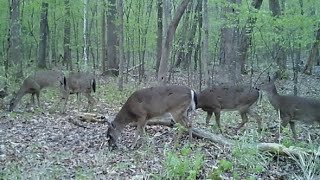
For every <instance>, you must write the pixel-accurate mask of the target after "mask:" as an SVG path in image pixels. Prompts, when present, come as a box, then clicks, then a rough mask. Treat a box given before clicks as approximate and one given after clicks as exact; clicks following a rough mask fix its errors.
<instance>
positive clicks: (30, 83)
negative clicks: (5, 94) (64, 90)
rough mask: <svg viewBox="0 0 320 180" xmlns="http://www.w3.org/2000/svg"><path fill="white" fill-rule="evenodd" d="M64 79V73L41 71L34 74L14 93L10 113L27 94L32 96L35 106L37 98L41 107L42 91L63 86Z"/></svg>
mask: <svg viewBox="0 0 320 180" xmlns="http://www.w3.org/2000/svg"><path fill="white" fill-rule="evenodd" d="M63 78H64V74H63V72H62V71H56V70H40V71H36V72H34V73H32V74H31V75H29V76H28V77H27V78H26V79H25V80H24V81H23V83H22V85H21V86H20V89H19V90H18V92H17V93H14V95H13V98H12V99H11V100H10V105H9V111H13V110H14V108H16V106H17V105H18V103H19V102H20V100H21V98H22V97H23V96H24V95H26V94H31V99H30V101H31V103H32V104H33V105H35V100H34V96H36V97H37V102H38V106H39V107H40V99H39V98H40V91H41V90H42V89H44V88H46V87H49V86H55V85H56V84H60V85H62V84H63Z"/></svg>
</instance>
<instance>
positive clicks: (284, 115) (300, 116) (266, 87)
mask: <svg viewBox="0 0 320 180" xmlns="http://www.w3.org/2000/svg"><path fill="white" fill-rule="evenodd" d="M277 78H278V75H277V74H276V75H274V76H273V77H272V78H271V77H270V76H268V79H267V80H265V81H263V82H262V83H261V84H260V87H259V88H260V89H261V90H263V91H265V92H266V94H267V97H268V99H269V102H270V104H271V105H272V106H273V107H274V109H275V110H276V111H278V110H279V111H280V118H281V127H280V132H281V131H282V129H283V127H286V126H287V124H288V123H289V124H290V128H291V131H292V134H293V138H294V139H297V134H296V130H295V121H301V122H303V123H306V124H312V123H314V122H318V123H320V101H319V100H315V99H310V98H305V97H299V96H292V95H280V94H278V91H277V88H276V86H275V84H274V82H275V81H276V79H277ZM277 138H279V134H278V135H277Z"/></svg>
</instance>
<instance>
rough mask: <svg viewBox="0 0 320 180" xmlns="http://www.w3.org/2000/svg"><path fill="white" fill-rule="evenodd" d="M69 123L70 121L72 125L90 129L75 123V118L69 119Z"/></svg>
mask: <svg viewBox="0 0 320 180" xmlns="http://www.w3.org/2000/svg"><path fill="white" fill-rule="evenodd" d="M68 121H69V122H70V123H72V124H74V125H76V126H78V127H82V128H88V127H87V126H85V125H82V124H80V123H79V122H77V121H75V120H74V119H73V118H71V117H69V118H68Z"/></svg>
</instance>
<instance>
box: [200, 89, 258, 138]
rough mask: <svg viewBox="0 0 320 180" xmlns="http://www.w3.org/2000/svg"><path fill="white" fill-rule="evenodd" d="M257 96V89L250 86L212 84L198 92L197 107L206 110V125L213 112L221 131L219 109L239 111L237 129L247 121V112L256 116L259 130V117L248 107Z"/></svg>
mask: <svg viewBox="0 0 320 180" xmlns="http://www.w3.org/2000/svg"><path fill="white" fill-rule="evenodd" d="M258 98H259V90H257V89H255V88H252V87H250V86H240V85H239V86H232V85H213V86H211V87H209V88H206V89H205V90H203V91H201V92H200V93H199V95H198V106H197V108H201V109H202V110H204V111H206V112H207V118H206V126H208V125H209V121H210V119H211V117H212V114H213V113H214V115H215V118H216V124H217V126H218V128H219V130H220V132H221V133H222V129H221V125H220V112H221V111H239V113H240V115H241V119H242V122H241V123H240V124H239V125H238V127H237V129H240V128H241V127H242V126H243V125H244V124H245V123H246V122H247V121H248V116H247V114H250V115H251V116H253V117H255V118H256V120H257V123H258V130H259V131H261V118H260V116H259V115H258V114H257V113H255V112H254V111H252V110H251V109H250V107H251V106H252V105H253V104H254V103H255V102H256V101H257V99H258Z"/></svg>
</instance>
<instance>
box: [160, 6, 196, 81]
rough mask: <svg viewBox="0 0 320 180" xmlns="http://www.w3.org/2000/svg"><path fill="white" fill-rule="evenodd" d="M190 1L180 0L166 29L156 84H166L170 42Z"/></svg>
mask: <svg viewBox="0 0 320 180" xmlns="http://www.w3.org/2000/svg"><path fill="white" fill-rule="evenodd" d="M189 2H190V0H182V1H181V3H180V5H179V7H178V8H177V10H176V13H175V15H174V17H173V19H172V21H171V23H170V25H169V27H168V30H167V37H166V39H165V42H164V45H163V48H162V52H161V61H160V66H159V71H158V82H160V83H161V84H166V74H167V72H168V61H169V56H170V49H171V45H172V40H173V36H174V33H175V31H176V29H177V26H178V24H179V21H180V19H181V17H182V15H183V13H184V11H185V9H186V8H187V6H188V3H189Z"/></svg>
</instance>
